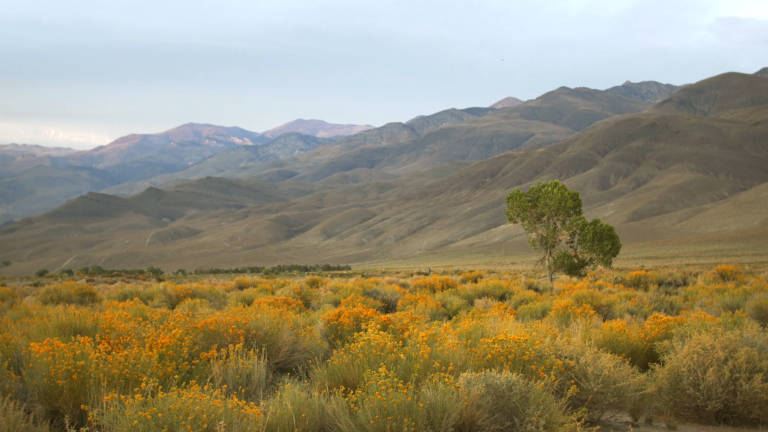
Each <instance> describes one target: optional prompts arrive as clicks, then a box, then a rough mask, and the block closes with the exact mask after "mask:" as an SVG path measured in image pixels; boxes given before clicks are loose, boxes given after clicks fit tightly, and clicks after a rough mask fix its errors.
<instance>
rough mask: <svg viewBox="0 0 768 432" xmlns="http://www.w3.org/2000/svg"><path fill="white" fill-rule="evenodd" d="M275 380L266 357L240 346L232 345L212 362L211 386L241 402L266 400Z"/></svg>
mask: <svg viewBox="0 0 768 432" xmlns="http://www.w3.org/2000/svg"><path fill="white" fill-rule="evenodd" d="M272 380H273V377H272V371H271V370H270V368H269V364H268V363H267V359H266V357H265V356H264V355H263V354H260V353H258V352H256V351H254V350H250V351H246V350H244V349H243V347H242V346H240V345H238V346H229V347H228V348H227V350H225V351H222V352H221V353H220V354H219V355H218V356H217V357H216V358H214V359H213V360H212V361H211V384H212V385H213V386H214V388H220V389H223V391H224V393H226V394H230V395H234V396H236V397H237V398H238V399H240V400H247V401H251V402H257V403H258V402H259V401H261V400H262V399H265V398H266V396H267V395H268V392H269V390H270V387H271V385H272Z"/></svg>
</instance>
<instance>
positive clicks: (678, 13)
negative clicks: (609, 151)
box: [0, 0, 768, 149]
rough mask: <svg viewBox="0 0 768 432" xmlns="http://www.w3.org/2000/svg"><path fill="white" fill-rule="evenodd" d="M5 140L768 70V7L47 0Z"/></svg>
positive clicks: (30, 21) (0, 43) (20, 12)
mask: <svg viewBox="0 0 768 432" xmlns="http://www.w3.org/2000/svg"><path fill="white" fill-rule="evenodd" d="M0 55H2V56H3V58H5V59H11V61H5V62H3V63H2V64H0V91H2V94H3V95H4V97H3V98H2V100H0V144H6V143H12V142H16V143H25V144H39V145H49V146H50V145H55V146H69V147H75V148H81V149H85V148H91V147H95V146H97V145H103V144H107V143H108V142H109V141H111V140H113V139H115V138H118V137H120V136H123V135H126V134H129V133H152V132H159V131H163V130H167V129H170V128H172V127H175V126H178V125H180V124H183V123H188V122H199V123H213V124H220V125H224V126H235V125H236V126H240V127H243V128H245V129H249V130H254V131H259V132H261V131H264V130H266V129H269V128H272V127H275V126H278V125H280V124H283V123H285V122H288V121H291V120H293V119H296V118H317V119H322V120H325V121H329V122H333V123H354V124H371V125H377V126H378V125H382V124H384V123H387V122H390V121H403V120H407V119H409V118H411V117H414V116H416V115H420V114H429V113H432V112H435V111H439V110H441V109H445V108H449V107H457V108H458V107H468V106H488V105H490V104H492V103H494V102H496V101H497V100H499V99H501V98H503V97H506V96H515V97H519V98H521V99H530V98H534V97H536V96H538V95H540V94H542V93H544V92H546V91H549V90H552V89H555V88H557V87H560V86H569V87H577V86H586V87H592V88H598V89H604V88H608V87H611V86H614V85H619V84H621V83H622V82H624V81H627V80H630V81H644V80H655V81H661V82H665V83H671V84H677V85H680V84H686V83H691V82H695V81H698V80H700V79H703V78H706V77H709V76H712V75H715V74H718V73H722V72H727V71H738V72H746V73H752V72H755V71H757V70H758V69H760V68H761V67H763V66H766V65H768V4H766V3H765V2H761V1H754V0H742V1H728V2H726V1H710V2H701V1H680V2H675V3H674V4H668V3H667V2H661V1H642V2H641V1H633V0H623V1H596V0H595V1H592V0H579V1H560V2H547V4H540V5H528V4H526V2H506V1H482V2H473V3H471V4H469V3H466V4H465V3H462V2H450V1H449V2H440V3H436V4H433V3H426V2H418V3H412V2H401V1H392V2H379V3H376V4H375V5H369V4H361V3H360V2H352V1H346V0H345V1H333V2H325V3H323V4H318V3H305V2H301V1H293V2H279V3H278V2H260V3H259V4H251V3H247V2H237V1H225V2H218V3H216V4H208V3H206V2H202V1H186V2H180V1H169V2H163V3H157V2H149V1H134V2H110V3H101V2H94V1H89V0H81V1H73V2H66V4H64V3H59V2H52V1H30V2H25V3H24V4H13V5H10V4H9V5H5V6H4V7H3V8H2V9H0Z"/></svg>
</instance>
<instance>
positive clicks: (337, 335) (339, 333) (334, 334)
mask: <svg viewBox="0 0 768 432" xmlns="http://www.w3.org/2000/svg"><path fill="white" fill-rule="evenodd" d="M347 298H349V297H347ZM378 316H379V312H378V311H377V310H376V309H373V308H370V307H367V306H364V305H357V306H352V307H345V306H340V307H338V308H336V309H333V310H330V311H328V312H326V313H325V314H324V315H323V317H322V322H323V328H324V329H325V336H326V337H327V338H328V340H329V341H330V342H331V344H332V345H334V346H341V345H344V344H345V343H346V342H348V341H349V340H351V339H352V337H353V336H354V335H355V334H357V333H358V332H360V331H362V330H363V329H364V328H365V326H366V325H368V324H370V323H372V322H374V321H375V320H376V318H377V317H378Z"/></svg>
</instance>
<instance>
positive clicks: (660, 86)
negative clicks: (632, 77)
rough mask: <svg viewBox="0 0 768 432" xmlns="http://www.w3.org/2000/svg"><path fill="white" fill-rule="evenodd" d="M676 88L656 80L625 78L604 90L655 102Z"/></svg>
mask: <svg viewBox="0 0 768 432" xmlns="http://www.w3.org/2000/svg"><path fill="white" fill-rule="evenodd" d="M677 89H678V86H676V85H672V84H664V83H660V82H658V81H640V82H632V81H629V80H627V81H624V83H623V84H622V85H620V86H615V87H611V88H609V89H607V90H606V92H608V93H613V94H617V95H619V96H624V97H626V98H629V99H633V100H637V101H641V102H650V103H656V102H659V101H661V100H664V99H666V98H668V97H669V96H670V95H671V94H672V93H674V92H675V90H677Z"/></svg>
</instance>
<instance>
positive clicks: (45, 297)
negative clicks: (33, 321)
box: [37, 281, 99, 305]
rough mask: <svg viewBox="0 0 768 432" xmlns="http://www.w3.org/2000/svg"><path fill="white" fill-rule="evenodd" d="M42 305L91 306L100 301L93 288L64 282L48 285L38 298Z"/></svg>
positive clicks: (83, 284) (77, 283)
mask: <svg viewBox="0 0 768 432" xmlns="http://www.w3.org/2000/svg"><path fill="white" fill-rule="evenodd" d="M37 298H38V300H39V301H40V303H42V304H46V305H49V304H54V305H55V304H75V305H90V304H93V303H96V302H98V301H99V296H98V295H97V294H96V290H95V289H93V287H92V286H90V285H88V284H86V283H80V282H73V281H68V282H62V283H58V284H54V285H48V286H46V287H45V288H43V290H42V291H41V292H40V294H39V295H38V296H37Z"/></svg>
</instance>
